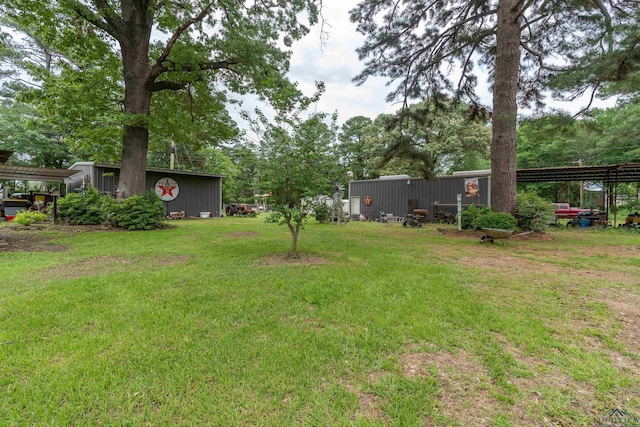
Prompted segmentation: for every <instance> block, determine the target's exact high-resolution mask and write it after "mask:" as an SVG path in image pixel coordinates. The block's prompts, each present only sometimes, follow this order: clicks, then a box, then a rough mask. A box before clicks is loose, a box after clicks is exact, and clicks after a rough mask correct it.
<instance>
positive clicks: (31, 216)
mask: <svg viewBox="0 0 640 427" xmlns="http://www.w3.org/2000/svg"><path fill="white" fill-rule="evenodd" d="M47 218H48V217H47V215H46V214H43V213H40V212H28V211H20V212H18V213H17V214H16V217H15V218H14V219H13V221H14V222H16V223H18V224H20V225H24V226H29V225H31V224H35V223H38V222H42V221H44V220H45V219H47Z"/></svg>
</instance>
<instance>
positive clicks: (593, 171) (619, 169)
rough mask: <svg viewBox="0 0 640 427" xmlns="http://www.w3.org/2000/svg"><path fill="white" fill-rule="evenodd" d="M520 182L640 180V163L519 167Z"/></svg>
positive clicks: (517, 174) (517, 178)
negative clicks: (536, 167) (537, 167)
mask: <svg viewBox="0 0 640 427" xmlns="http://www.w3.org/2000/svg"><path fill="white" fill-rule="evenodd" d="M516 180H517V181H518V182H558V181H604V182H640V163H626V164H617V165H606V166H567V167H555V168H539V169H518V170H517V171H516Z"/></svg>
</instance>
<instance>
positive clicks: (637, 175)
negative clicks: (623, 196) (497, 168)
mask: <svg viewBox="0 0 640 427" xmlns="http://www.w3.org/2000/svg"><path fill="white" fill-rule="evenodd" d="M516 181H517V182H518V183H521V182H523V183H524V182H563V181H574V182H576V181H581V182H584V181H588V182H602V186H603V189H606V194H607V196H606V197H604V200H603V205H604V210H605V213H606V214H607V216H608V214H609V209H610V208H611V207H612V206H615V205H616V200H617V194H616V191H617V187H618V186H617V184H620V183H631V182H640V163H620V164H615V165H604V166H565V167H552V168H534V169H518V170H517V171H516ZM614 221H615V219H614Z"/></svg>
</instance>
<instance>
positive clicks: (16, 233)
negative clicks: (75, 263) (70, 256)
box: [0, 226, 69, 252]
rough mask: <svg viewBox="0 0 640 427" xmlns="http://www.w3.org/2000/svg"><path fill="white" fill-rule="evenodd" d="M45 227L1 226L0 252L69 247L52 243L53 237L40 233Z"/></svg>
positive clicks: (50, 249)
mask: <svg viewBox="0 0 640 427" xmlns="http://www.w3.org/2000/svg"><path fill="white" fill-rule="evenodd" d="M42 229H43V228H41V227H38V226H30V227H20V228H14V227H2V228H0V252H63V251H67V250H68V249H69V248H68V247H67V246H64V245H57V244H54V243H51V241H52V240H54V238H53V237H50V236H46V235H43V234H42V233H39V231H41V230H42Z"/></svg>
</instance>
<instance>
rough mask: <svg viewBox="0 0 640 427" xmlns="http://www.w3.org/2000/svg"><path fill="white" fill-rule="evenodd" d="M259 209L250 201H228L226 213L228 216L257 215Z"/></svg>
mask: <svg viewBox="0 0 640 427" xmlns="http://www.w3.org/2000/svg"><path fill="white" fill-rule="evenodd" d="M258 210H259V209H258V207H257V206H255V205H250V204H248V203H227V206H226V207H225V213H226V214H227V216H233V215H238V216H243V215H251V214H253V215H255V214H256V213H257V212H258Z"/></svg>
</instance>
